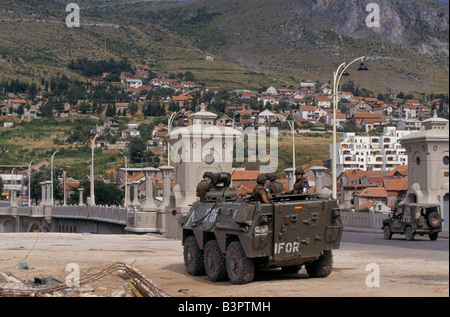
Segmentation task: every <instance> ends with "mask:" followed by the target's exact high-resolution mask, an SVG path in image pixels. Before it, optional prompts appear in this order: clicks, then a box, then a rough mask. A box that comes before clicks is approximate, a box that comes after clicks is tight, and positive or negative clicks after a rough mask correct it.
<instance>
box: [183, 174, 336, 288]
mask: <svg viewBox="0 0 450 317" xmlns="http://www.w3.org/2000/svg"><path fill="white" fill-rule="evenodd" d="M230 183H231V175H230V174H229V173H217V174H214V175H213V178H212V180H211V184H212V188H211V189H210V190H209V192H208V193H207V194H206V195H205V196H204V198H203V201H202V202H195V203H194V204H193V206H192V207H191V209H190V211H189V212H188V213H187V215H185V216H183V217H181V218H180V220H179V221H180V225H181V227H182V231H183V232H182V243H183V246H184V262H185V266H186V270H187V272H188V273H189V274H191V275H202V274H205V273H206V275H207V276H208V278H209V279H210V280H211V281H220V280H225V279H227V278H228V279H229V280H230V281H231V282H232V283H234V284H243V283H248V282H251V281H252V280H253V278H254V273H255V269H257V268H273V267H281V268H282V270H283V271H284V272H286V273H296V272H298V271H299V270H300V269H301V267H302V266H303V265H304V266H305V268H306V271H307V273H308V274H309V276H310V277H326V276H328V275H329V274H330V273H331V270H332V265H333V258H332V250H333V249H337V248H339V245H340V242H341V238H342V232H343V225H342V221H341V217H340V210H339V207H338V204H337V202H336V200H334V199H331V198H330V197H329V196H328V195H325V196H321V195H319V194H295V195H278V196H273V197H272V198H271V199H270V202H269V203H268V204H264V203H260V202H258V201H255V200H253V199H252V198H251V197H250V198H242V197H238V195H237V194H236V192H235V191H234V190H232V189H231V188H230Z"/></svg>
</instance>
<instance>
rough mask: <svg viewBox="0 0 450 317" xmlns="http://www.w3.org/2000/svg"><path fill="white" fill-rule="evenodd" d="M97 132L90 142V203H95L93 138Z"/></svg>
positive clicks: (95, 137)
mask: <svg viewBox="0 0 450 317" xmlns="http://www.w3.org/2000/svg"><path fill="white" fill-rule="evenodd" d="M97 137H98V134H96V135H95V136H94V138H93V139H92V143H91V156H92V157H91V205H95V194H94V149H95V140H96V139H97Z"/></svg>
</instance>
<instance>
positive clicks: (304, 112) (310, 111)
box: [298, 106, 318, 121]
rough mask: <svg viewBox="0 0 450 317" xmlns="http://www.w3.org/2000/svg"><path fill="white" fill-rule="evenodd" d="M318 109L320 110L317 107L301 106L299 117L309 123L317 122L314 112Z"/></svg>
mask: <svg viewBox="0 0 450 317" xmlns="http://www.w3.org/2000/svg"><path fill="white" fill-rule="evenodd" d="M317 109H318V108H317V107H316V106H300V107H299V112H298V117H299V118H303V119H305V120H308V121H314V120H315V119H314V118H315V116H314V111H315V110H317Z"/></svg>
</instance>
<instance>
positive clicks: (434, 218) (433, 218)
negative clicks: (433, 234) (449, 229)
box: [427, 211, 442, 228]
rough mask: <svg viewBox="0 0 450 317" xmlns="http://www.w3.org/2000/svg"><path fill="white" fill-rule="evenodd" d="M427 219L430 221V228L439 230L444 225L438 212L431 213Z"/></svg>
mask: <svg viewBox="0 0 450 317" xmlns="http://www.w3.org/2000/svg"><path fill="white" fill-rule="evenodd" d="M427 219H428V224H429V225H430V227H433V228H439V227H440V226H441V224H442V218H441V215H440V214H439V213H438V212H436V211H435V212H432V213H430V214H429V215H428V217H427Z"/></svg>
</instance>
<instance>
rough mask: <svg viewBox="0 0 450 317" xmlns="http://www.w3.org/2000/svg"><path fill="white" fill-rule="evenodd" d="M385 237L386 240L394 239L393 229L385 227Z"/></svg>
mask: <svg viewBox="0 0 450 317" xmlns="http://www.w3.org/2000/svg"><path fill="white" fill-rule="evenodd" d="M383 236H384V238H385V239H390V238H392V231H391V228H389V226H384V228H383Z"/></svg>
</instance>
